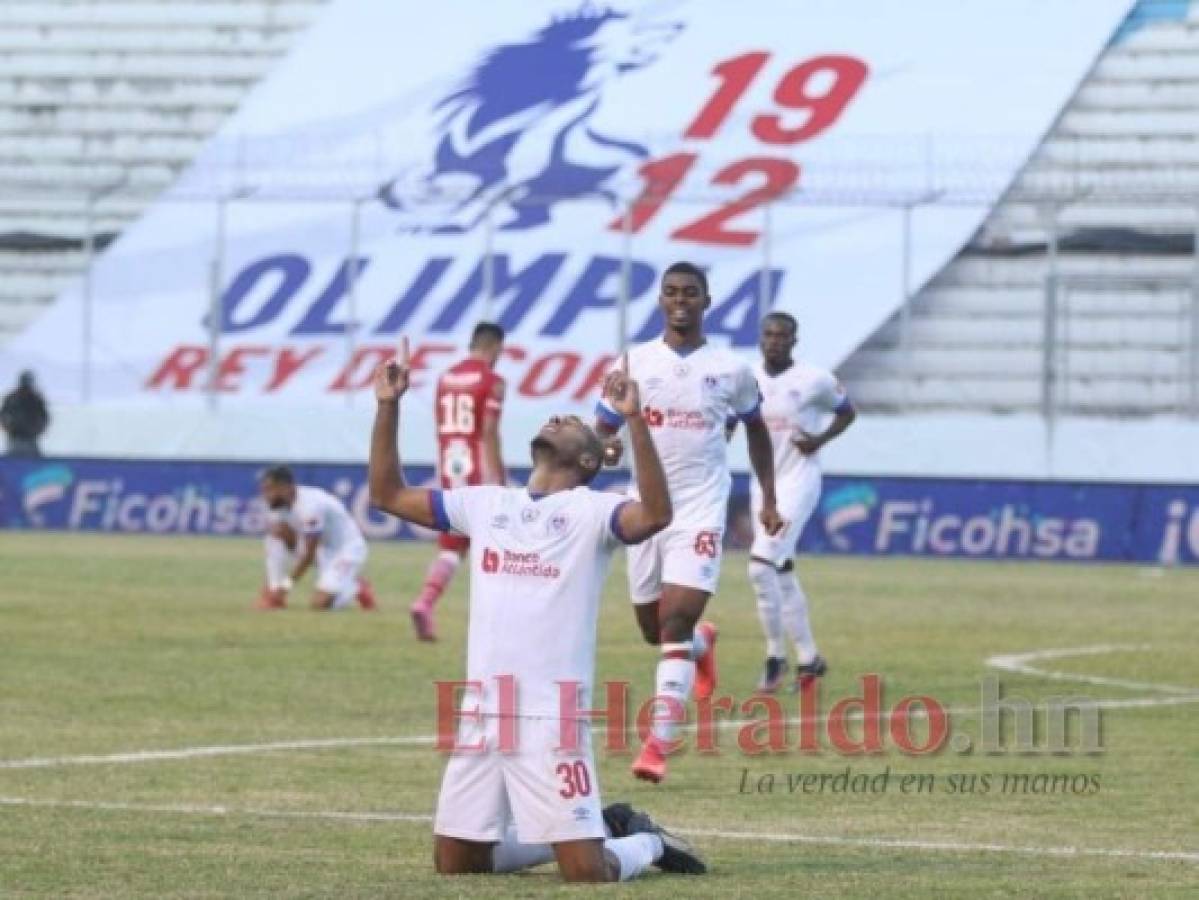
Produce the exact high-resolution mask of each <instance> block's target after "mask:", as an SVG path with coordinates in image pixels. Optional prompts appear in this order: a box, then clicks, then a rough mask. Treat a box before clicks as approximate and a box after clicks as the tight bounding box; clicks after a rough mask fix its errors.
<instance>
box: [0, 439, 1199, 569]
mask: <svg viewBox="0 0 1199 900" xmlns="http://www.w3.org/2000/svg"><path fill="white" fill-rule="evenodd" d="M258 468H259V466H257V465H253V464H248V463H222V462H151V461H144V462H138V461H120V460H97V459H59V460H13V459H0V526H3V527H5V528H23V529H27V528H34V529H36V528H47V529H62V530H70V531H112V532H123V533H154V534H217V535H257V534H261V533H262V531H263V526H264V509H263V506H262V504H261V502H260V501H259V500H258V498H257V496H256V483H255V473H256V472H257V470H258ZM294 468H295V471H296V475H297V477H298V478H299V480H300V481H301V482H303V483H307V484H315V485H319V486H321V487H324V488H326V489H328V490H330V491H332V492H333V493H334V494H336V495H337V496H339V497H341V498H342V499H343V500H344V501H345V503H346V504H347V506H349V508H350V509H351V510H352V511H353V513H354V514H355V516H356V518H357V519H358V521H359V522H360V523H361V525H362V527H363V530H364V532H365V533H366V535H367V536H368V537H369V538H371V539H376V540H378V539H400V540H405V539H413V538H417V537H427V536H428V535H427V534H420V533H418V532H419V530H417V529H412V528H411V527H409V526H407V525H403V524H401V523H399V522H398V521H396V520H395V519H392V518H390V517H389V516H384V515H380V514H379V513H377V512H374V511H372V510H371V509H370V506H369V503H368V499H367V492H366V469H365V467H363V466H350V465H327V464H310V465H305V464H299V465H296V466H295V467H294ZM406 474H407V477H408V479H409V480H410V482H411V483H413V484H424V483H428V482H429V481H430V480H431V478H432V470H431V469H430V468H429V467H428V466H413V467H410V468H408V469H407V470H406ZM517 474H518V475H520V474H523V473H517ZM621 477H622V476H619V475H610V474H607V473H605V477H604V479H603V480H602V482H600V484H599V485H598V486H601V487H612V486H614V485H615V484H616V482H617V480H618V479H619V478H621ZM747 491H748V479H747V478H746V477H745V476H739V477H737V478H735V479H734V488H733V502H732V504H731V509H730V521H729V530H728V539H729V543H730V544H732V545H733V546H739V547H744V546H747V545H748V542H749V510H748V493H747ZM800 551H801V552H808V553H844V554H856V555H866V556H869V555H895V556H898V555H915V556H948V557H966V558H982V559H1051V560H1106V561H1137V562H1153V563H1156V562H1162V563H1188V564H1195V563H1199V485H1186V486H1183V485H1156V484H1155V485H1136V484H1109V483H1076V482H1075V483H1072V482H1050V481H1004V480H989V479H943V478H935V479H934V478H890V477H854V478H843V477H836V476H829V477H827V478H826V479H825V484H824V495H823V497H822V500H821V503H820V506H819V507H818V508H817V511H816V514H815V515H814V516H813V517H812V520H811V521H810V522H809V523H808V527H807V528H806V529H805V531H804V534H803V537H802V538H801V540H800Z"/></svg>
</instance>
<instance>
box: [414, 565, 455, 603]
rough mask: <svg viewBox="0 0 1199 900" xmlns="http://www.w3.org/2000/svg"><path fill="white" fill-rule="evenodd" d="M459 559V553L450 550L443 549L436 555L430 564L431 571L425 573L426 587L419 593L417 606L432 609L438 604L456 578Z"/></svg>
mask: <svg viewBox="0 0 1199 900" xmlns="http://www.w3.org/2000/svg"><path fill="white" fill-rule="evenodd" d="M459 561H460V557H459V556H458V554H457V553H453V552H452V551H449V550H442V551H441V552H440V553H438V554H437V556H436V557H434V559H433V562H431V563H430V564H429V571H428V572H426V573H425V584H424V587H422V588H421V590H420V594H418V595H417V598H416V605H417V606H423V607H426V608H427V609H432V608H433V607H434V606H436V605H437V601H438V600H440V599H441V595H442V594H443V593H445V589H446V587H447V586H448V585H449V583H450V582H451V581H453V580H454V573H455V572H457V571H458V563H459Z"/></svg>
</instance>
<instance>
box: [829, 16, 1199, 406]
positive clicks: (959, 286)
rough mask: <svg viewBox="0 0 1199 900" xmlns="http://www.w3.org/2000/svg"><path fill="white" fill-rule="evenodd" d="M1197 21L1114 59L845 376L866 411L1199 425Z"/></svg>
mask: <svg viewBox="0 0 1199 900" xmlns="http://www.w3.org/2000/svg"><path fill="white" fill-rule="evenodd" d="M1154 5H1155V4H1154V3H1153V2H1143V3H1142V4H1140V6H1139V8H1138V13H1142V14H1143V13H1145V12H1146V11H1147V10H1148V11H1152V10H1151V7H1153V6H1154ZM1134 15H1135V14H1134ZM1188 15H1189V18H1187V19H1186V20H1177V21H1152V20H1150V21H1148V22H1147V23H1146V24H1144V25H1143V27H1141V28H1139V29H1138V30H1136V31H1135V32H1133V33H1132V34H1131V35H1129V36H1127V37H1124V38H1123V39H1121V40H1118V41H1117V42H1115V43H1114V44H1113V45H1112V46H1111V47H1109V48H1108V49H1107V51H1106V52H1105V53H1104V55H1103V56H1102V58H1101V59H1100V60H1099V61H1098V63H1097V65H1096V66H1095V69H1094V71H1093V72H1092V74H1091V76H1090V77H1089V78H1088V79H1087V80H1086V82H1085V83H1084V84H1083V86H1082V88H1081V89H1080V90H1079V91H1078V93H1077V94H1076V95H1075V97H1074V99H1073V100H1072V101H1071V103H1070V104H1069V106H1068V107H1067V108H1066V109H1065V110H1064V111H1063V114H1062V115H1061V117H1060V119H1059V121H1058V123H1057V124H1056V126H1055V127H1054V128H1053V130H1052V131H1051V133H1050V134H1049V136H1048V138H1047V140H1046V141H1045V143H1044V144H1043V145H1042V146H1041V147H1040V148H1039V149H1038V151H1037V152H1036V153H1035V154H1034V156H1033V158H1032V160H1031V161H1030V163H1029V165H1028V166H1027V168H1026V169H1025V171H1024V172H1023V173H1022V174H1021V176H1020V178H1019V179H1018V180H1017V183H1016V184H1015V185H1013V187H1012V189H1011V190H1010V191H1009V193H1008V196H1007V198H1006V199H1005V201H1004V202H1002V203H1001V204H1000V205H999V206H998V207H997V208H996V209H995V210H994V212H993V213H992V214H991V216H990V217H989V218H988V220H987V222H986V223H985V224H984V226H983V228H982V229H981V230H980V232H979V234H978V235H976V237H975V240H974V241H972V242H971V244H970V246H969V247H968V248H967V249H966V251H965V252H964V253H963V254H961V255H960V256H959V257H958V258H957V259H956V260H955V261H954V262H952V263H951V264H950V265H949V266H947V267H946V268H945V269H944V270H943V271H942V272H941V273H940V274H939V275H938V276H937V277H936V278H934V279H933V281H932V282H931V283H930V284H929V285H928V286H927V287H926V288H925V289H924V290H923V291H921V292H920V293H919V294H918V295H917V296H915V297H914V298H913V299H912V302H911V304H910V307H909V309H908V315H906V316H905V315H904V314H902V313H901V314H898V315H896V316H895V317H893V318H892V320H891V321H889V322H888V323H887V324H886V325H884V326H883V327H882V328H880V329H879V330H878V331H877V332H876V333H875V334H874V336H873V337H871V338H870V340H869V341H867V342H866V344H865V345H864V346H863V347H861V348H860V349H859V350H858V351H857V352H856V353H854V354H853V355H852V356H851V357H850V359H849V360H847V362H846V363H845V364H844V365H843V366H842V369H841V374H842V376H843V378H844V379H845V380H846V381H847V382H848V383H849V384H850V385H851V387H852V390H853V392H854V394H855V396H856V397H857V398H858V400H859V402H860V403H861V404H862V405H863V406H864V407H866V408H872V409H875V410H879V411H888V410H904V411H907V412H950V411H976V412H1000V413H1015V412H1049V413H1051V414H1052V413H1061V414H1081V415H1096V414H1098V415H1118V416H1129V415H1150V414H1156V413H1178V412H1183V413H1189V414H1190V415H1197V414H1199V383H1197V381H1196V379H1197V377H1199V364H1197V362H1196V355H1197V354H1199V325H1197V324H1196V323H1199V266H1197V263H1196V254H1195V244H1194V240H1195V233H1196V227H1197V225H1199V117H1197V116H1196V115H1195V110H1196V106H1197V103H1199V6H1194V5H1192V6H1191V8H1190V10H1189V13H1188ZM1054 218H1056V223H1057V224H1056V229H1052V228H1051V225H1050V223H1051V222H1052V221H1053V219H1054ZM1054 230H1055V231H1056V236H1057V240H1058V244H1057V251H1058V252H1057V255H1056V261H1055V262H1052V263H1051V256H1050V253H1049V252H1048V248H1049V243H1050V236H1051V231H1054ZM1051 270H1052V271H1055V272H1056V279H1054V280H1053V283H1054V284H1056V286H1057V289H1056V291H1052V292H1051V291H1050V290H1049V283H1050V278H1049V276H1050V273H1051ZM1047 309H1052V310H1053V313H1052V314H1049V313H1047ZM1047 323H1049V324H1048V326H1047ZM1047 327H1049V328H1051V329H1052V331H1051V332H1050V333H1049V337H1050V343H1051V344H1053V345H1055V348H1056V349H1055V351H1054V352H1053V354H1052V355H1051V356H1050V355H1048V354H1046V353H1045V351H1044V349H1043V348H1044V346H1045V344H1046V341H1045V338H1046V336H1047ZM1046 373H1047V375H1046Z"/></svg>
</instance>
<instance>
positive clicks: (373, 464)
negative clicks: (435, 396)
mask: <svg viewBox="0 0 1199 900" xmlns="http://www.w3.org/2000/svg"><path fill="white" fill-rule="evenodd" d="M409 374H410V370H409V363H408V339H407V338H402V339H401V342H400V353H399V356H398V357H397V358H396V361H395V362H391V363H385V364H383V365H381V366H379V367H378V368H377V369H375V377H374V386H375V400H376V401H377V405H376V409H375V424H374V427H373V428H372V430H371V453H370V466H369V478H368V481H369V484H370V497H371V505H372V506H375V507H377V508H378V509H381V510H384V511H385V512H389V513H391V514H392V515H393V516H398V517H399V518H401V519H404V520H406V521H408V522H414V523H416V524H417V525H424V526H425V527H426V528H434V527H436V526H437V521H436V519H435V517H434V514H433V503H432V493H433V492H432V491H428V490H424V489H422V488H412V487H408V486H407V485H406V484H404V473H403V470H402V468H401V467H400V450H399V446H398V442H397V437H396V435H397V432H398V431H399V427H400V397H402V396H403V395H404V392H405V391H407V390H408V380H409Z"/></svg>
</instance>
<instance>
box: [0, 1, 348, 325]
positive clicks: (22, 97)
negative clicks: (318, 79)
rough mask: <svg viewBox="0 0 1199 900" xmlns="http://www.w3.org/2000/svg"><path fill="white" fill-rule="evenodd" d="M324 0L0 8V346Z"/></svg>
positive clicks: (184, 158) (145, 197)
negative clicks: (90, 240)
mask: <svg viewBox="0 0 1199 900" xmlns="http://www.w3.org/2000/svg"><path fill="white" fill-rule="evenodd" d="M324 5H325V0H4V3H3V4H0V343H2V342H3V341H4V339H5V338H6V337H7V336H9V335H11V334H13V333H15V332H16V331H18V330H20V329H21V328H22V327H24V325H25V324H26V323H27V322H28V321H29V320H30V319H31V318H32V317H33V316H34V315H36V314H37V312H38V311H39V310H40V309H41V308H42V307H43V306H44V305H45V304H47V303H49V302H50V301H51V300H52V299H53V298H54V296H55V295H56V294H57V292H58V291H59V289H60V288H61V287H62V286H63V284H64V283H66V282H68V281H69V280H70V279H72V278H76V277H78V275H79V273H80V272H81V270H82V268H83V265H84V261H85V259H86V255H85V252H84V250H85V248H84V244H85V240H86V237H85V236H86V234H87V232H88V221H87V219H88V217H87V214H86V210H87V206H88V197H89V193H93V196H94V208H93V213H92V222H91V230H92V232H93V233H94V234H96V235H97V237H98V243H99V244H100V245H103V244H104V243H105V242H106V241H107V240H109V239H111V237H112V236H113V235H115V234H116V233H119V232H120V230H121V229H122V228H124V227H125V226H126V225H128V224H129V223H130V222H131V221H133V220H134V219H136V218H137V217H138V215H140V213H141V212H142V210H143V209H144V208H145V207H146V206H147V205H148V204H149V203H150V202H151V201H152V200H153V198H154V197H155V195H156V194H157V193H159V192H160V191H162V190H163V189H164V188H165V187H167V186H168V185H169V184H170V183H171V182H172V181H174V179H175V178H176V177H177V176H178V175H179V173H180V172H181V171H182V169H183V168H184V167H185V166H186V165H187V164H188V163H189V162H190V161H191V160H192V159H193V158H194V156H195V154H196V152H197V151H198V150H199V148H200V147H201V145H202V144H203V143H204V142H205V141H206V140H207V139H208V138H209V137H210V136H211V135H212V133H213V132H214V131H215V130H216V129H217V127H218V126H219V125H220V123H221V122H222V121H223V120H224V119H225V118H226V117H227V116H228V115H229V114H230V113H231V112H232V111H233V110H235V109H236V108H237V106H238V104H239V103H240V102H241V100H242V98H243V97H244V96H245V94H246V92H247V91H248V90H249V89H250V88H251V87H252V86H253V85H254V84H255V83H257V82H258V80H259V79H261V78H262V77H263V75H265V74H266V72H267V71H269V70H270V68H271V66H272V65H274V63H275V62H276V61H278V59H279V58H280V57H281V56H282V55H283V54H284V53H286V52H287V50H288V48H289V47H290V46H291V43H292V41H293V40H294V38H295V36H296V35H297V34H298V33H299V32H300V31H302V30H303V29H304V28H305V27H306V26H307V25H308V24H309V22H311V21H312V19H313V18H314V17H315V16H316V14H317V13H319V12H320V10H321V8H322V7H323V6H324Z"/></svg>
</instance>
